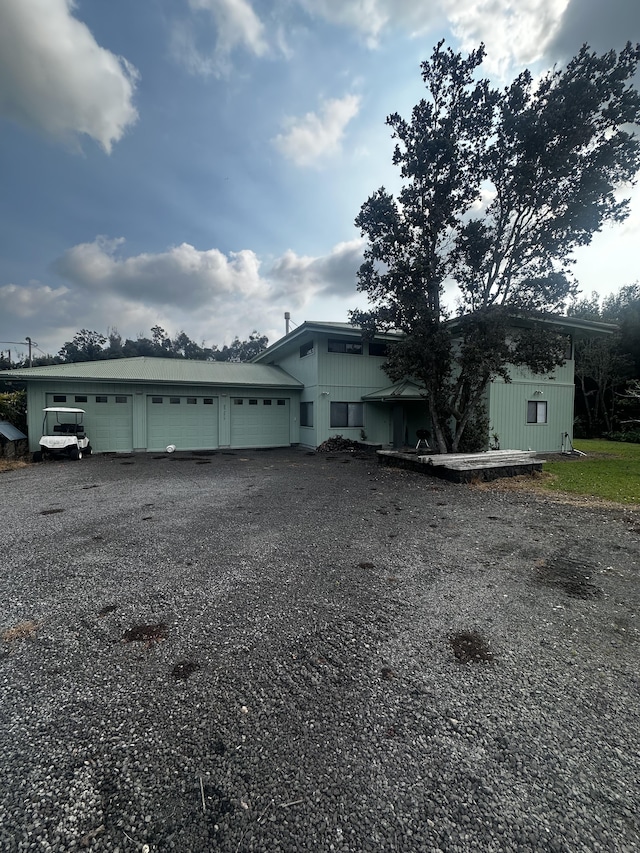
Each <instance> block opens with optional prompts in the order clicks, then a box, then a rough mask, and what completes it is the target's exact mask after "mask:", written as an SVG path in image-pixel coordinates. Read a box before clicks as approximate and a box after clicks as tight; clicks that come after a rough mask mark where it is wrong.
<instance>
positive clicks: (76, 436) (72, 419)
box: [33, 406, 91, 462]
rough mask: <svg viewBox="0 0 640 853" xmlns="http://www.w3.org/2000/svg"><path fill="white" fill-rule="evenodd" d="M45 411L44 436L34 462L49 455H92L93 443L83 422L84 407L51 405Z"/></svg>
mask: <svg viewBox="0 0 640 853" xmlns="http://www.w3.org/2000/svg"><path fill="white" fill-rule="evenodd" d="M43 412H44V420H43V422H42V438H41V439H40V449H39V450H36V452H35V453H34V454H33V461H34V462H42V460H43V459H46V458H47V456H66V457H68V458H69V459H82V456H83V454H85V455H86V456H90V455H91V445H90V444H89V439H88V438H87V436H86V434H85V431H84V424H83V423H82V417H83V415H84V413H85V412H84V409H69V408H67V407H66V406H49V407H48V408H47V409H43Z"/></svg>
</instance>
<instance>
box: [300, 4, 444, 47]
mask: <svg viewBox="0 0 640 853" xmlns="http://www.w3.org/2000/svg"><path fill="white" fill-rule="evenodd" d="M299 2H300V5H301V6H303V8H304V9H306V10H307V12H308V13H309V14H310V15H313V16H318V17H322V18H324V19H325V20H327V21H330V22H331V23H334V24H338V25H340V26H345V27H351V28H352V29H354V30H356V31H358V32H360V33H361V34H362V35H364V36H365V37H366V39H367V41H368V42H369V44H370V46H371V47H374V46H375V45H376V44H377V41H378V38H379V36H380V35H381V33H382V31H383V30H385V29H389V28H391V27H395V28H402V29H405V30H408V31H409V33H410V34H412V35H418V34H419V33H421V32H424V30H426V29H428V28H429V27H431V26H434V25H435V24H437V23H440V22H441V21H442V16H441V14H440V10H439V7H438V3H437V2H431V3H429V2H416V0H299Z"/></svg>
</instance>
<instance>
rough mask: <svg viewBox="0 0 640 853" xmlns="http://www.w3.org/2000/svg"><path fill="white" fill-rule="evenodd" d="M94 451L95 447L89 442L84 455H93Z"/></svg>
mask: <svg viewBox="0 0 640 853" xmlns="http://www.w3.org/2000/svg"><path fill="white" fill-rule="evenodd" d="M92 453H93V447H91V445H90V444H87V446H86V447H85V449H84V455H85V456H91V454H92Z"/></svg>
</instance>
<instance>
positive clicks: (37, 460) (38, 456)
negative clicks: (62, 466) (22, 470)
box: [32, 450, 44, 462]
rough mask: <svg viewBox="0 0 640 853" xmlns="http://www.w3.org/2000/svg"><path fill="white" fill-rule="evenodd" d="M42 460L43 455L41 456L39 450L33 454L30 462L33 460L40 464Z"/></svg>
mask: <svg viewBox="0 0 640 853" xmlns="http://www.w3.org/2000/svg"><path fill="white" fill-rule="evenodd" d="M43 458H44V457H43V455H42V451H41V450H36V451H35V453H34V454H33V457H32V460H33V461H34V462H42V460H43Z"/></svg>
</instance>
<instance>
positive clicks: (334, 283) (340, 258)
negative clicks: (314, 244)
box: [270, 239, 364, 308]
mask: <svg viewBox="0 0 640 853" xmlns="http://www.w3.org/2000/svg"><path fill="white" fill-rule="evenodd" d="M363 249H364V240H362V239H356V240H350V241H348V242H345V243H338V244H337V245H336V246H334V247H333V249H332V250H331V252H329V254H328V255H323V256H320V257H316V258H314V257H309V256H304V255H297V254H296V253H295V252H293V251H291V250H290V249H289V250H288V251H286V252H285V253H284V254H283V255H282V256H281V257H280V258H278V259H277V260H276V261H275V262H274V264H273V265H272V267H271V270H270V277H271V278H272V279H273V282H274V285H275V286H276V290H277V291H278V292H281V293H282V295H283V296H284V297H287V298H289V300H293V301H294V302H295V306H294V307H296V308H297V307H304V305H306V304H307V303H308V301H309V300H310V299H311V298H312V297H314V296H317V295H320V294H321V295H326V296H344V297H352V296H353V295H354V294H355V292H356V272H357V270H358V268H359V267H360V265H361V264H362V260H363Z"/></svg>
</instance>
